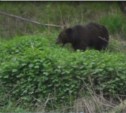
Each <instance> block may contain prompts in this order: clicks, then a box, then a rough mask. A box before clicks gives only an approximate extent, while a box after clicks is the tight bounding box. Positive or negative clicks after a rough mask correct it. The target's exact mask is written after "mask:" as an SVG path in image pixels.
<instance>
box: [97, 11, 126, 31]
mask: <svg viewBox="0 0 126 113" xmlns="http://www.w3.org/2000/svg"><path fill="white" fill-rule="evenodd" d="M100 23H101V24H103V25H105V26H106V27H107V28H108V30H109V32H110V33H120V32H121V33H125V28H126V24H125V23H126V21H125V17H124V16H123V15H121V14H118V13H117V14H110V15H107V16H103V17H102V18H101V19H100Z"/></svg>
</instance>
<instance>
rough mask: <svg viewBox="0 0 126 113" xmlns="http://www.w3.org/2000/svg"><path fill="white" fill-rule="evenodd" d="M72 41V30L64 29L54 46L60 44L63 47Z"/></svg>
mask: <svg viewBox="0 0 126 113" xmlns="http://www.w3.org/2000/svg"><path fill="white" fill-rule="evenodd" d="M71 39H72V28H67V29H64V30H63V31H62V32H61V33H60V34H59V36H58V38H57V40H56V44H62V45H63V46H64V45H65V44H66V43H70V42H71Z"/></svg>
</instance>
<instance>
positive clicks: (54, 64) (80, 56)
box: [0, 37, 126, 105]
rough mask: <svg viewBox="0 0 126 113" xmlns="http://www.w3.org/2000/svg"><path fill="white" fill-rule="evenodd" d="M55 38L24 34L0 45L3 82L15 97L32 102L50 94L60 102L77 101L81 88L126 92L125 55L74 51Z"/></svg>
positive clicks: (44, 98) (108, 93) (112, 92)
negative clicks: (57, 43)
mask: <svg viewBox="0 0 126 113" xmlns="http://www.w3.org/2000/svg"><path fill="white" fill-rule="evenodd" d="M31 40H32V43H33V45H34V46H33V47H32V46H31ZM53 41H54V40H53V39H52V40H51V39H50V38H42V37H37V38H35V37H34V38H30V37H29V38H26V37H22V39H21V38H20V39H18V40H17V41H16V39H14V40H11V41H9V42H7V43H5V45H4V44H3V45H1V46H2V47H1V48H2V51H3V52H2V53H1V54H2V55H3V57H2V58H1V65H0V82H1V84H2V86H4V87H5V88H6V89H7V90H6V93H8V94H10V95H9V96H10V97H11V98H12V99H13V100H20V102H22V103H23V104H29V103H31V105H32V103H34V102H38V101H36V99H38V100H46V98H47V96H48V95H50V96H51V97H55V99H54V100H52V101H53V102H54V103H58V105H60V104H61V103H63V102H69V101H72V100H74V99H75V98H76V96H78V95H79V92H80V90H81V89H82V88H84V89H85V92H86V91H88V88H91V87H92V86H93V88H94V90H95V91H97V92H100V91H102V92H103V93H104V94H105V95H108V96H110V95H113V97H114V96H115V95H116V94H120V95H125V94H126V91H125V89H126V82H125V81H126V60H125V58H126V55H125V54H122V53H118V54H115V53H109V52H99V51H95V50H87V51H85V52H81V51H77V52H72V51H69V50H67V49H66V48H61V47H59V46H57V45H55V44H54V42H53ZM51 42H53V43H51ZM8 47H9V48H8ZM13 48H14V49H13ZM17 50H19V52H16V51H17ZM1 54H0V56H1ZM85 84H86V85H85ZM55 105H57V104H55Z"/></svg>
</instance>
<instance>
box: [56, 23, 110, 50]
mask: <svg viewBox="0 0 126 113" xmlns="http://www.w3.org/2000/svg"><path fill="white" fill-rule="evenodd" d="M108 41H109V34H108V31H107V29H106V28H105V27H104V26H103V25H99V24H96V23H89V24H87V25H85V26H82V25H76V26H73V27H71V28H67V29H64V30H63V31H62V32H61V33H60V34H59V36H58V38H57V41H56V43H58V44H63V45H65V44H66V43H71V44H72V47H73V48H74V50H77V49H80V50H86V48H93V49H96V50H102V49H105V48H106V47H107V45H108Z"/></svg>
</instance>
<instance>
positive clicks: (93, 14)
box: [0, 2, 126, 38]
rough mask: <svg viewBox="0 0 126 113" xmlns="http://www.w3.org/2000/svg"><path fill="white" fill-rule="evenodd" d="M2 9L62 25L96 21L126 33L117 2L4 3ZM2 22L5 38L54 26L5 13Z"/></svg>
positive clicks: (0, 35)
mask: <svg viewBox="0 0 126 113" xmlns="http://www.w3.org/2000/svg"><path fill="white" fill-rule="evenodd" d="M15 6H16V7H15ZM0 10H2V11H5V12H8V13H10V14H15V15H18V16H22V17H25V18H28V19H32V20H36V21H39V22H40V23H46V24H47V23H53V24H59V25H62V24H63V23H64V22H65V23H66V24H67V25H68V26H72V25H75V24H85V23H88V22H92V21H93V22H98V23H101V24H103V25H105V26H107V28H108V29H109V31H110V34H111V33H123V34H125V30H126V24H125V23H126V22H125V20H126V18H125V16H124V15H123V14H122V12H121V10H120V8H119V5H118V4H117V2H25V3H24V2H2V3H1V4H0ZM0 21H1V24H0V31H1V32H0V37H2V38H9V37H14V36H16V35H26V34H36V33H41V32H42V31H44V30H45V29H48V30H51V29H55V28H54V27H43V26H40V25H35V24H32V23H28V22H25V21H21V20H18V19H14V18H10V17H7V16H3V15H1V17H0ZM57 30H59V29H57Z"/></svg>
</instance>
